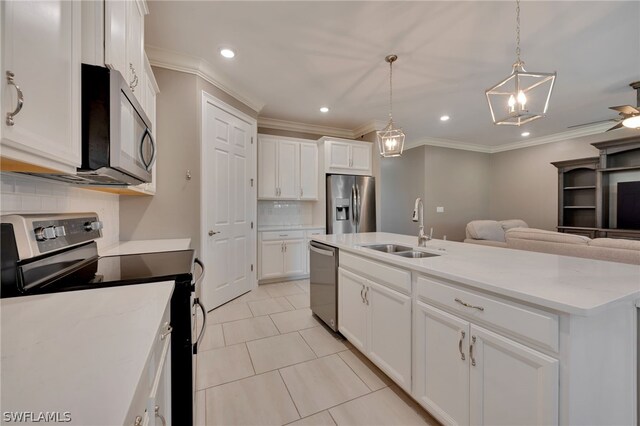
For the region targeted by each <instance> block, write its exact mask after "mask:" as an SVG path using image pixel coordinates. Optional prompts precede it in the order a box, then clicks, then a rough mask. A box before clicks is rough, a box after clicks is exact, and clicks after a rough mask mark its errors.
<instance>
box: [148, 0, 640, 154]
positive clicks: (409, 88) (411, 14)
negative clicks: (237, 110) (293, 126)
mask: <svg viewBox="0 0 640 426" xmlns="http://www.w3.org/2000/svg"><path fill="white" fill-rule="evenodd" d="M149 10H150V14H149V15H148V16H147V18H146V20H145V36H146V44H147V46H152V47H157V48H160V49H164V50H168V51H175V52H180V53H182V54H184V55H188V56H193V57H198V58H201V59H202V60H204V61H206V62H207V63H208V64H209V65H210V67H211V69H213V70H215V73H216V78H217V80H219V81H220V82H221V83H223V84H224V85H226V86H228V87H230V88H232V89H233V90H234V91H236V92H237V93H241V94H243V95H244V96H245V97H247V98H250V99H254V100H256V101H257V103H261V104H262V103H263V104H264V107H263V108H262V110H261V111H260V116H261V117H268V118H274V119H280V120H287V121H293V122H300V123H308V124H314V125H320V126H330V127H337V128H344V129H355V128H358V127H359V126H362V125H364V124H366V123H369V122H371V121H373V120H379V121H386V120H387V114H388V91H389V86H388V78H389V75H388V73H389V68H388V64H387V63H386V62H384V57H385V56H386V55H387V54H389V53H395V54H397V55H398V57H399V59H398V61H397V63H396V64H395V65H394V79H393V80H394V81H393V84H394V107H393V111H394V112H393V117H394V120H395V121H396V123H397V124H398V125H400V126H401V127H402V128H403V129H404V131H405V133H406V134H407V141H408V142H416V141H418V140H421V139H424V138H435V139H440V140H448V141H454V142H457V143H461V144H478V145H485V146H489V147H491V146H498V145H502V144H506V143H511V142H514V141H521V140H522V139H523V138H522V137H521V136H520V133H521V132H523V131H524V130H527V131H530V132H531V138H534V137H535V138H538V137H545V136H548V135H552V134H556V133H560V132H565V131H567V127H568V126H570V125H575V124H581V123H585V122H590V121H596V120H602V119H607V118H613V117H615V113H614V112H613V111H610V110H608V109H607V107H608V106H611V105H623V104H629V105H635V103H636V97H635V92H634V91H633V90H632V89H631V88H630V87H629V86H628V84H629V83H630V82H632V81H635V80H640V2H638V1H615V2H592V1H581V2H563V1H546V2H530V1H523V3H522V4H521V22H522V24H521V26H522V30H521V31H522V35H521V36H522V42H521V43H522V59H523V60H524V61H525V63H526V68H527V69H528V70H529V71H541V72H552V71H557V72H558V77H557V79H556V86H555V89H554V92H553V95H552V98H551V103H550V107H549V111H548V116H547V117H546V118H543V119H540V120H537V121H534V122H532V123H530V124H527V125H525V126H523V127H522V128H517V127H512V126H495V125H493V124H492V122H491V118H490V114H489V110H488V107H487V102H486V98H485V95H484V91H485V89H487V88H488V87H490V86H492V85H493V84H495V83H497V82H498V81H499V80H501V79H502V78H504V77H506V76H507V75H508V74H509V73H510V71H511V64H512V63H513V62H514V59H515V57H514V56H515V54H514V49H515V2H510V1H509V2H497V1H476V2H463V1H443V2H329V1H315V2H313V1H303V2H273V1H262V2H243V1H232V2H212V1H209V2H207V1H201V2H191V1H151V2H150V4H149ZM222 46H230V47H232V48H233V49H235V50H236V52H237V56H236V57H235V58H234V59H233V60H226V59H224V58H222V57H221V56H220V55H219V53H218V51H219V49H220V47H222ZM161 89H162V88H161ZM322 105H327V106H329V107H330V108H331V111H330V112H329V113H328V114H321V113H320V112H319V111H318V109H319V107H320V106H322ZM443 114H448V115H450V116H451V120H450V121H448V122H446V123H442V122H440V120H439V117H440V116H441V115H443Z"/></svg>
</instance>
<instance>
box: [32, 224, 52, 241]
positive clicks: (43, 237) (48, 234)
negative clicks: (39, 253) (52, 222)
mask: <svg viewBox="0 0 640 426" xmlns="http://www.w3.org/2000/svg"><path fill="white" fill-rule="evenodd" d="M33 232H34V233H35V234H36V240H38V241H47V240H55V239H56V238H57V235H56V230H55V228H54V227H53V226H47V227H46V228H43V227H42V226H41V227H39V228H36V229H35V230H34V231H33Z"/></svg>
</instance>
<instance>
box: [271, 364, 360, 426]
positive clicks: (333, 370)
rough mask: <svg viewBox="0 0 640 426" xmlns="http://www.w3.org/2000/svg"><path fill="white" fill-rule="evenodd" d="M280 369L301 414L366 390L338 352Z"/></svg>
mask: <svg viewBox="0 0 640 426" xmlns="http://www.w3.org/2000/svg"><path fill="white" fill-rule="evenodd" d="M280 373H281V374H282V378H283V379H284V381H285V383H286V384H287V389H289V392H290V393H291V397H292V398H293V401H294V402H295V404H296V407H297V408H298V411H299V412H300V415H301V416H302V417H306V416H309V415H311V414H314V413H317V412H319V411H322V410H326V409H327V408H329V407H333V406H334V405H338V404H341V403H343V402H346V401H349V400H350V399H353V398H357V397H358V396H362V395H364V394H367V393H369V392H370V391H369V388H368V387H367V386H366V385H365V384H364V383H363V382H362V380H360V379H359V378H358V376H356V374H355V373H354V372H353V371H352V370H351V369H350V368H349V367H348V366H347V364H345V363H344V361H342V359H341V358H340V357H339V356H338V355H330V356H327V357H324V358H320V359H316V360H313V361H307V362H303V363H302V364H296V365H292V366H290V367H286V368H283V369H282V370H280Z"/></svg>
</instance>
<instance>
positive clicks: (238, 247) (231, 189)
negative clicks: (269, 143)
mask: <svg viewBox="0 0 640 426" xmlns="http://www.w3.org/2000/svg"><path fill="white" fill-rule="evenodd" d="M223 108H224V109H223ZM227 108H229V110H230V112H227V110H226V108H225V107H224V104H221V103H219V101H216V100H214V99H213V98H210V97H209V95H206V94H203V112H202V113H203V120H202V123H203V131H202V152H203V155H202V200H201V203H202V204H201V208H202V211H201V216H202V223H201V225H202V226H201V231H202V235H201V239H202V240H201V241H202V253H201V255H202V258H203V259H204V261H205V265H206V268H207V275H206V276H205V281H204V283H203V286H202V295H203V299H204V303H205V307H206V309H208V310H210V309H213V308H215V307H217V306H220V305H221V304H223V303H226V302H228V301H229V300H231V299H233V298H235V297H237V296H239V295H241V294H243V293H246V292H247V291H249V290H251V289H252V288H255V287H256V285H257V280H256V273H255V271H254V269H255V268H254V265H255V263H256V260H255V259H256V243H255V241H256V232H255V229H252V226H251V224H252V222H253V221H255V211H256V207H255V203H256V191H255V187H254V186H252V185H251V181H252V179H255V168H256V167H255V152H256V150H255V147H256V145H255V144H253V143H252V136H253V134H254V133H255V122H254V123H252V124H250V123H249V122H248V121H247V120H245V119H243V118H241V117H240V114H237V115H236V114H234V113H231V108H230V107H227Z"/></svg>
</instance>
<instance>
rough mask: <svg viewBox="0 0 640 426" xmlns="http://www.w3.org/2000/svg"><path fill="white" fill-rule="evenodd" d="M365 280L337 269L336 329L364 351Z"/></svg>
mask: <svg viewBox="0 0 640 426" xmlns="http://www.w3.org/2000/svg"><path fill="white" fill-rule="evenodd" d="M366 285H367V280H365V279H364V278H362V277H360V276H358V275H356V274H353V273H351V272H349V271H346V270H344V269H342V268H339V269H338V292H339V295H338V329H339V330H340V333H342V334H343V335H344V337H346V338H347V339H348V340H349V342H351V344H353V346H355V347H356V348H357V349H358V350H359V351H360V352H363V353H366V338H367V305H366V304H365V302H364V291H365V290H366Z"/></svg>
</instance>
